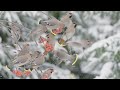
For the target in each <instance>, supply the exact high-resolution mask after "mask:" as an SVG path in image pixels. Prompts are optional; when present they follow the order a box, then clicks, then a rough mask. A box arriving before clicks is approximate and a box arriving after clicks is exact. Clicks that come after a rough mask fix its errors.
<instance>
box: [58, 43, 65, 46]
mask: <svg viewBox="0 0 120 90" xmlns="http://www.w3.org/2000/svg"><path fill="white" fill-rule="evenodd" d="M58 44H59V43H58ZM59 45H60V46H62V47H64V46H66V45H63V44H59Z"/></svg>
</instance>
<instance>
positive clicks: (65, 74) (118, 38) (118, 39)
mask: <svg viewBox="0 0 120 90" xmlns="http://www.w3.org/2000/svg"><path fill="white" fill-rule="evenodd" d="M45 13H46V14H48V15H53V16H55V17H56V18H58V19H59V18H60V17H61V16H62V15H63V14H65V13H66V11H45ZM47 19H48V17H47V16H46V15H45V14H43V13H41V12H40V11H0V78H8V79H12V78H18V79H19V77H16V76H15V75H13V74H12V73H11V72H10V71H8V70H7V69H6V68H5V65H6V64H9V63H10V57H9V56H10V55H11V56H14V54H15V52H17V48H16V47H13V46H12V43H11V39H10V36H9V32H8V29H6V28H5V27H3V26H2V22H1V20H8V21H10V22H12V21H15V22H18V23H19V24H21V25H23V26H24V27H26V28H25V29H23V30H24V32H25V35H24V36H23V38H26V37H25V36H26V34H27V33H28V32H30V31H31V30H32V29H34V28H35V27H36V26H37V25H38V22H39V20H47ZM73 20H74V22H76V23H77V30H76V33H75V35H74V37H73V38H72V40H86V39H89V40H91V41H92V42H94V43H93V44H92V45H91V46H90V47H88V48H87V49H85V51H84V52H83V51H82V50H81V48H77V47H74V46H73V47H72V50H73V51H74V52H76V53H78V54H79V56H78V57H79V60H78V61H77V63H76V65H75V67H70V66H67V65H66V64H62V65H60V66H56V65H54V64H53V63H52V62H50V60H49V61H48V62H46V63H45V66H46V67H53V68H55V71H54V73H53V74H52V76H51V79H119V78H120V72H119V71H120V46H119V45H120V30H119V29H120V11H73ZM28 41H29V43H30V44H31V47H33V48H35V45H32V41H30V40H29V39H28ZM20 43H21V44H22V43H23V42H22V39H21V41H20ZM49 57H51V56H48V58H49ZM51 59H54V58H51ZM30 78H33V79H39V75H38V73H36V72H34V71H33V72H32V75H31V76H30V77H27V79H30Z"/></svg>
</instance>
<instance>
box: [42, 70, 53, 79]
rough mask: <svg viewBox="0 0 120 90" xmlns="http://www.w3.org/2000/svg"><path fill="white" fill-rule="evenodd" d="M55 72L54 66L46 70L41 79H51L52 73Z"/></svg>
mask: <svg viewBox="0 0 120 90" xmlns="http://www.w3.org/2000/svg"><path fill="white" fill-rule="evenodd" d="M53 72H54V69H53V68H49V69H47V70H46V71H44V72H43V73H42V75H41V79H50V77H51V75H52V73H53Z"/></svg>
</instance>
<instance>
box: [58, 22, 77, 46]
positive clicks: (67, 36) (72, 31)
mask: <svg viewBox="0 0 120 90" xmlns="http://www.w3.org/2000/svg"><path fill="white" fill-rule="evenodd" d="M75 28H76V24H75V23H73V22H72V21H71V22H70V23H69V25H68V27H67V29H66V31H65V32H64V33H63V35H62V36H61V37H60V39H59V40H58V43H59V44H60V45H63V46H64V45H66V42H67V41H69V40H70V39H71V38H72V37H73V35H74V34H75Z"/></svg>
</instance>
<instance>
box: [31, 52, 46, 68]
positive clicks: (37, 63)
mask: <svg viewBox="0 0 120 90" xmlns="http://www.w3.org/2000/svg"><path fill="white" fill-rule="evenodd" d="M44 62H45V55H43V54H39V56H38V57H36V58H35V59H34V61H33V62H32V63H31V66H32V68H33V69H37V68H38V67H40V65H42V64H43V63H44Z"/></svg>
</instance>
